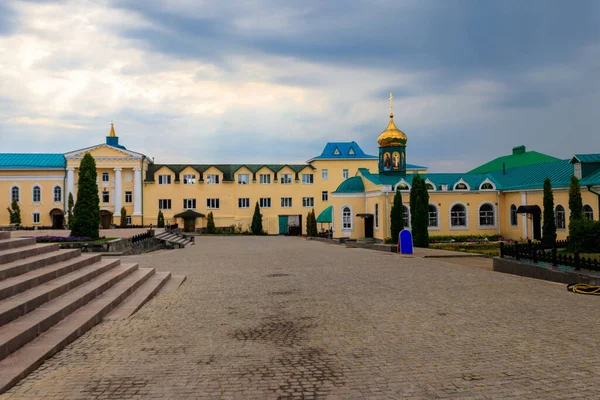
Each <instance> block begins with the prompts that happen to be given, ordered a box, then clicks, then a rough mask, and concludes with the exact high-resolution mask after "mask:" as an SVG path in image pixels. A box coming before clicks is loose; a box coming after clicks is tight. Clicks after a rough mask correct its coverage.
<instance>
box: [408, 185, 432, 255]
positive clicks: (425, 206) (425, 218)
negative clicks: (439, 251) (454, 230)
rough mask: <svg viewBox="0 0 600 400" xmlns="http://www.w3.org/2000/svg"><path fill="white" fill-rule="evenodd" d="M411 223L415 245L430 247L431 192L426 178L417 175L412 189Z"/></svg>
mask: <svg viewBox="0 0 600 400" xmlns="http://www.w3.org/2000/svg"><path fill="white" fill-rule="evenodd" d="M410 210H411V215H410V225H411V231H412V235H413V244H414V246H415V247H429V193H428V192H427V186H426V184H425V180H424V179H423V178H421V177H420V176H419V175H418V174H417V175H415V177H414V178H413V182H412V187H411V189H410Z"/></svg>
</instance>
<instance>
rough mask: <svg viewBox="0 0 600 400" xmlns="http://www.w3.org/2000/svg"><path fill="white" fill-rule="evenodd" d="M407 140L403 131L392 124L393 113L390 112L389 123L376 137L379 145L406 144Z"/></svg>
mask: <svg viewBox="0 0 600 400" xmlns="http://www.w3.org/2000/svg"><path fill="white" fill-rule="evenodd" d="M407 140H408V139H407V137H406V135H405V134H404V132H402V131H401V130H400V129H398V128H397V127H396V124H394V114H392V113H390V123H389V124H388V126H387V128H386V129H385V131H383V132H381V135H379V137H378V138H377V142H378V143H379V147H390V146H406V141H407Z"/></svg>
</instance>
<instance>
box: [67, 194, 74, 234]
mask: <svg viewBox="0 0 600 400" xmlns="http://www.w3.org/2000/svg"><path fill="white" fill-rule="evenodd" d="M74 205H75V201H73V193H72V192H69V201H68V203H67V223H68V227H69V229H73V222H74V221H75V216H74V215H73V206H74Z"/></svg>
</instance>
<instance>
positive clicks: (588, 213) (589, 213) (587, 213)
mask: <svg viewBox="0 0 600 400" xmlns="http://www.w3.org/2000/svg"><path fill="white" fill-rule="evenodd" d="M583 217H584V218H585V219H589V220H590V221H593V220H594V209H593V208H592V207H591V206H590V205H589V204H586V205H584V206H583Z"/></svg>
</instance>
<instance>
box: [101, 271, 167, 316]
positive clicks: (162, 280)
mask: <svg viewBox="0 0 600 400" xmlns="http://www.w3.org/2000/svg"><path fill="white" fill-rule="evenodd" d="M170 278H171V273H170V272H156V273H155V274H154V275H153V276H152V277H151V278H150V279H148V281H147V282H146V283H144V284H143V285H142V286H141V287H140V288H139V289H138V290H136V291H135V292H134V293H133V294H132V295H131V296H129V297H128V298H127V299H126V300H125V301H124V302H123V303H122V304H121V305H120V306H119V307H117V308H116V309H115V310H114V311H113V312H111V313H110V314H109V315H107V316H106V319H107V320H115V319H125V318H128V317H130V316H132V315H133V314H135V313H136V312H137V311H138V310H139V309H140V308H142V306H143V305H144V304H145V303H146V302H147V301H148V300H150V299H151V298H152V297H154V295H156V294H157V293H158V292H159V291H160V289H161V288H162V287H163V286H164V285H165V284H166V283H167V281H168V280H169V279H170Z"/></svg>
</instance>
